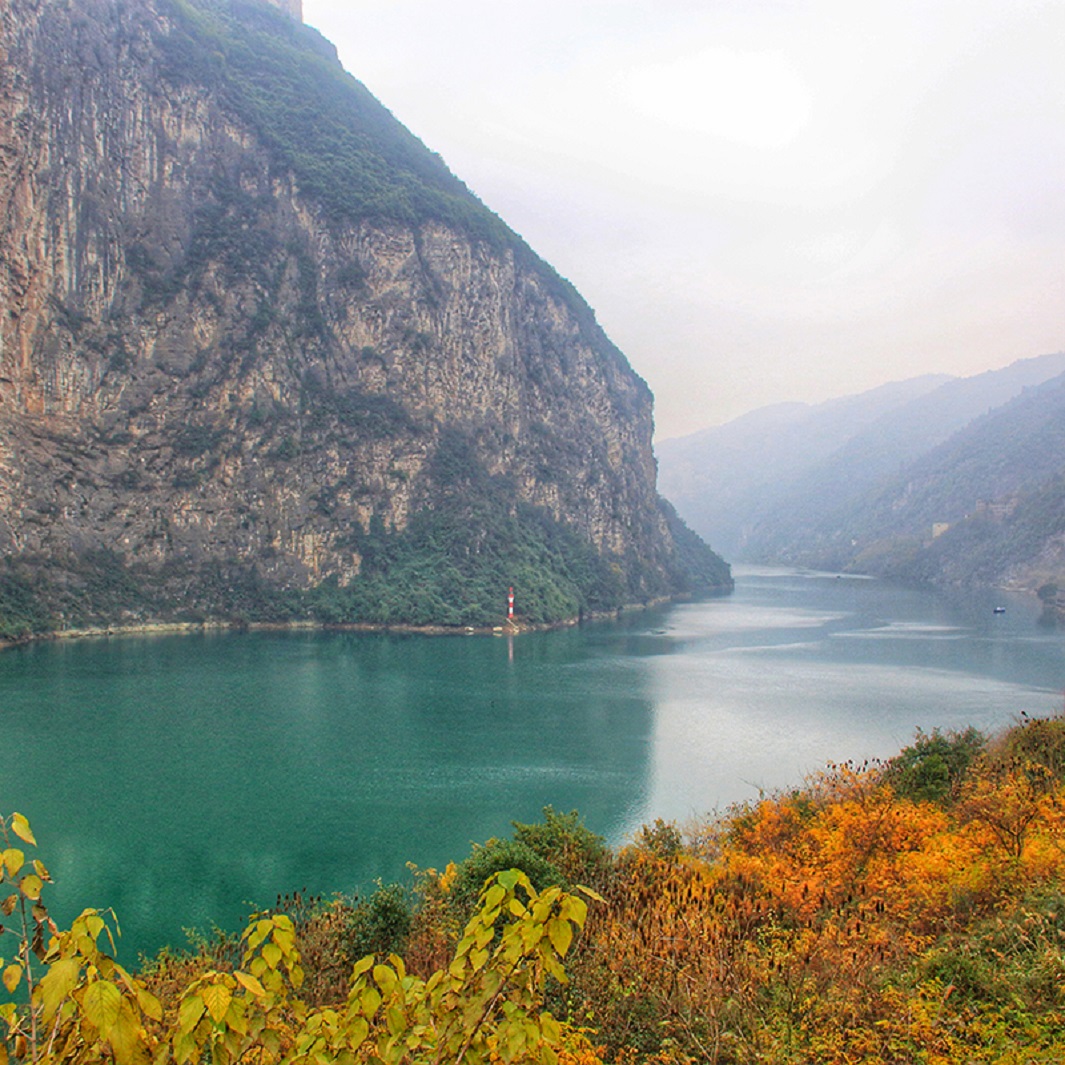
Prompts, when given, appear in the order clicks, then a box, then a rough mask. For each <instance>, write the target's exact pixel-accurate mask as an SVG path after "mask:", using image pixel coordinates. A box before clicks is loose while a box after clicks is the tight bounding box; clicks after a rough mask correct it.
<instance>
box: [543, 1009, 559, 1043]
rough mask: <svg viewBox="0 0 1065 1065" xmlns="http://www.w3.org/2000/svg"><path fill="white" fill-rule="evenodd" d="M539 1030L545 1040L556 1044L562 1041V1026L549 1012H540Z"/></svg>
mask: <svg viewBox="0 0 1065 1065" xmlns="http://www.w3.org/2000/svg"><path fill="white" fill-rule="evenodd" d="M540 1030H541V1031H542V1032H543V1033H544V1039H546V1040H547V1042H549V1043H555V1044H557V1043H560V1042H561V1041H562V1027H561V1025H560V1024H559V1023H558V1021H556V1020H555V1018H554V1017H552V1016H551V1014H550V1013H541V1014H540Z"/></svg>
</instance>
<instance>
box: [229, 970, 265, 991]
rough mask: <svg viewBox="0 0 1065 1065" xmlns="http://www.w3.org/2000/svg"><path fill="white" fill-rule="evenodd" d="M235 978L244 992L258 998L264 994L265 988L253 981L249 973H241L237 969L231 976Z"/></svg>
mask: <svg viewBox="0 0 1065 1065" xmlns="http://www.w3.org/2000/svg"><path fill="white" fill-rule="evenodd" d="M233 975H234V976H235V977H236V978H237V983H238V984H240V986H241V987H243V988H244V989H245V990H247V991H250V992H251V993H252V994H253V995H257V996H259V997H260V998H261V997H262V996H263V995H265V994H266V988H265V987H263V985H262V984H260V983H259V981H258V980H256V979H255V977H254V976H252V975H251V973H242V972H241V971H240V970H239V969H238V970H237V972H235V973H234V974H233Z"/></svg>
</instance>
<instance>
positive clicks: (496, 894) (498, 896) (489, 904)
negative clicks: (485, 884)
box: [483, 884, 507, 910]
mask: <svg viewBox="0 0 1065 1065" xmlns="http://www.w3.org/2000/svg"><path fill="white" fill-rule="evenodd" d="M506 894H507V891H506V888H504V887H503V885H502V884H493V885H492V886H491V887H490V888H489V889H488V891H487V892H485V896H484V904H483V908H484V909H486V910H494V909H496V908H497V907H498V906H500V905H501V904H502V902H503V899H504V898H505V897H506Z"/></svg>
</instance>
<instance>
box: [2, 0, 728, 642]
mask: <svg viewBox="0 0 1065 1065" xmlns="http://www.w3.org/2000/svg"><path fill="white" fill-rule="evenodd" d="M0 30H2V33H0V59H2V61H0V310H2V314H0V550H2V551H3V553H4V555H5V559H6V563H5V566H6V568H5V570H4V575H3V581H4V585H3V589H0V590H2V591H3V594H4V599H3V604H4V606H3V609H4V611H5V615H4V622H3V623H4V624H7V625H8V626H9V627H11V626H14V627H15V628H18V627H19V625H24V624H32V625H35V626H40V625H53V624H71V623H78V622H79V621H85V620H86V619H89V618H92V619H99V618H101V617H103V618H105V619H107V620H115V621H121V620H129V619H132V618H136V617H144V616H150V615H152V616H154V615H161V614H164V615H165V614H166V613H167V612H173V611H175V610H177V611H178V612H179V613H180V612H181V611H186V612H187V611H189V610H191V611H193V612H200V613H203V614H205V615H211V614H213V615H226V614H239V615H242V616H248V617H252V618H254V617H263V618H267V617H274V618H276V617H287V616H296V615H301V614H308V613H309V614H311V615H316V616H319V617H321V618H322V619H323V620H333V621H356V620H369V621H386V622H387V621H410V622H414V623H429V622H439V623H443V624H467V623H470V624H472V623H487V622H488V621H490V620H492V618H493V617H494V616H495V615H496V614H498V613H499V610H500V600H499V594H500V592H499V589H500V587H502V586H504V585H507V584H510V583H518V584H519V585H522V591H523V593H524V606H525V616H526V617H527V618H528V619H529V620H534V621H541V620H550V619H552V618H559V617H563V616H566V615H567V614H572V613H576V612H577V611H578V610H582V609H596V608H608V607H611V606H614V605H617V604H619V603H621V602H624V601H632V600H639V599H649V598H653V597H658V596H664V595H673V594H677V593H678V592H684V591H687V590H691V589H693V588H706V587H711V586H719V587H720V586H726V585H727V584H728V580H729V578H728V571H727V567H725V566H724V565H723V564H722V563H720V560H719V559H717V558H716V556H713V555H712V554H711V553H710V552H709V550H708V549H706V548H705V546H704V545H702V544H701V542H699V541H697V540H696V539H694V538H693V537H692V536H691V534H689V533H687V530H685V529H683V527H682V526H680V525H679V523H678V522H677V521H676V519H675V517H674V516H672V515H671V513H670V511H669V508H668V507H665V506H664V505H663V504H662V502H661V501H660V499H659V497H658V495H657V493H656V490H655V465H654V460H653V456H652V451H651V433H652V399H651V395H650V393H649V390H648V389H647V387H646V385H645V384H644V382H643V381H642V380H641V379H640V378H639V377H638V376H637V375H636V374H635V373H634V372H633V371H632V370H631V368H630V367H629V366H628V364H627V363H626V361H625V359H624V358H623V356H622V355H621V354H620V353H619V352H618V351H617V350H616V349H615V348H614V347H613V345H612V344H611V343H610V341H609V340H608V339H607V337H606V336H605V335H604V333H603V331H602V330H601V329H600V328H599V326H598V325H597V324H596V322H595V320H594V316H593V315H592V313H591V311H590V310H589V309H588V307H587V306H586V304H585V303H584V302H583V301H582V300H581V298H580V297H579V296H578V295H577V294H576V293H575V292H574V291H573V289H572V288H571V287H570V286H569V285H568V284H567V283H566V282H565V281H563V280H562V279H561V278H559V277H558V276H557V275H556V274H555V273H554V272H553V271H552V270H551V269H550V268H549V267H547V266H546V265H545V264H544V263H542V262H541V261H540V260H539V259H538V258H537V257H536V256H535V255H534V254H533V253H532V252H531V251H530V250H529V249H528V247H527V246H526V245H524V244H523V243H522V242H521V240H520V239H519V238H517V237H516V236H515V235H514V234H513V233H512V232H511V231H509V230H508V229H507V228H506V227H505V226H504V225H503V223H502V222H500V220H499V219H498V218H496V217H495V216H494V215H492V214H491V213H490V212H489V211H487V209H485V208H484V207H483V206H482V205H481V204H480V203H479V202H478V201H477V200H476V199H475V198H474V197H473V196H472V195H471V194H470V193H469V192H468V191H467V190H466V189H465V187H464V186H463V185H462V184H461V182H459V181H458V180H457V179H456V178H455V177H454V176H453V175H451V174H450V172H449V171H447V169H446V167H445V166H444V164H443V163H442V162H441V161H440V159H439V158H438V157H436V156H435V155H433V154H432V153H430V152H429V151H427V150H426V149H425V148H424V147H423V146H422V145H421V144H420V142H418V141H417V140H416V139H415V138H413V137H412V136H411V135H410V134H409V133H408V132H407V131H406V130H405V129H403V127H402V126H400V125H399V124H398V123H396V122H395V121H394V119H392V117H391V115H389V114H388V112H387V111H386V110H385V109H384V108H383V107H382V106H381V105H380V104H378V103H377V101H376V100H374V99H373V97H372V96H370V94H369V93H368V92H367V91H366V90H365V89H364V88H363V87H362V86H361V85H359V83H357V82H355V81H354V80H353V79H352V78H350V77H349V76H348V75H347V74H345V73H344V72H343V70H342V69H341V67H340V65H339V63H338V62H337V60H336V57H335V53H334V51H333V49H332V47H331V46H330V45H329V44H328V43H327V42H326V41H324V40H323V39H322V38H321V37H320V36H319V35H318V34H316V33H315V32H314V31H313V30H311V29H309V28H307V27H304V26H302V25H300V24H299V23H298V22H297V21H296V20H295V19H293V18H291V17H289V15H288V14H285V13H282V12H281V11H275V10H274V9H273V8H270V7H267V6H264V5H263V4H258V3H254V2H252V3H245V4H242V3H236V2H233V3H211V4H206V3H204V4H202V5H200V4H196V5H193V4H189V3H186V2H183V0H136V2H134V0H10V2H7V3H5V5H4V6H3V8H2V9H0ZM504 590H505V589H504ZM27 593H30V595H31V600H32V601H31V602H28V603H27V602H24V601H23V599H24V597H25V595H26V594H27ZM486 598H487V600H489V601H486ZM521 602H522V600H519V604H520V603H521ZM19 603H21V604H22V605H21V606H19V605H18V604H19ZM20 611H21V613H22V614H25V615H26V616H27V617H30V619H31V620H30V622H24V621H20V620H19V617H20ZM34 619H36V620H34Z"/></svg>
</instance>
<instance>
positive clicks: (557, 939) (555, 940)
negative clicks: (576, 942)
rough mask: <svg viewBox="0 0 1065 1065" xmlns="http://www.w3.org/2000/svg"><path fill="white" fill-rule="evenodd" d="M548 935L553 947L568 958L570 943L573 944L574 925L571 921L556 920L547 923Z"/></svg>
mask: <svg viewBox="0 0 1065 1065" xmlns="http://www.w3.org/2000/svg"><path fill="white" fill-rule="evenodd" d="M547 934H548V936H549V938H550V939H551V945H552V946H553V947H554V948H555V950H557V951H558V953H559V954H560V955H561V956H562V957H565V956H566V951H567V950H569V945H570V943H572V942H573V925H571V924H570V923H569V921H563V920H561V919H560V918H556V919H555V920H554V921H548V922H547Z"/></svg>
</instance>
